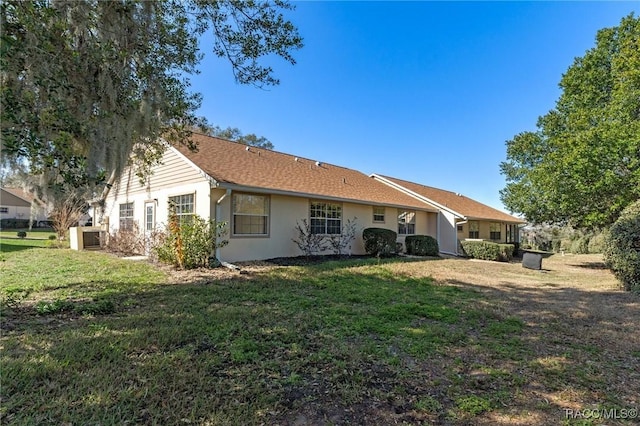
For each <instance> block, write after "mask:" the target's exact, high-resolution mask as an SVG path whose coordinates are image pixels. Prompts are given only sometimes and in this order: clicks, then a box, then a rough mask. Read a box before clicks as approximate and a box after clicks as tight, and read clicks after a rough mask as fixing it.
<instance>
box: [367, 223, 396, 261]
mask: <svg viewBox="0 0 640 426" xmlns="http://www.w3.org/2000/svg"><path fill="white" fill-rule="evenodd" d="M397 238H398V234H397V233H396V232H395V231H392V230H390V229H384V228H366V229H365V230H363V231H362V239H363V240H364V249H365V251H366V252H367V253H368V254H370V255H372V256H378V257H384V256H391V255H392V254H395V253H396V251H397V249H396V239H397Z"/></svg>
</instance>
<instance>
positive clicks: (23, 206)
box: [0, 188, 47, 227]
mask: <svg viewBox="0 0 640 426" xmlns="http://www.w3.org/2000/svg"><path fill="white" fill-rule="evenodd" d="M0 219H1V220H2V222H1V223H3V224H8V226H10V227H14V226H12V225H13V223H26V224H27V225H26V226H29V225H33V226H37V225H38V223H40V222H43V221H46V220H47V210H46V208H45V206H44V204H43V203H42V202H40V201H39V200H37V199H35V198H34V197H33V195H31V194H30V193H28V192H27V191H25V190H23V189H21V188H0ZM16 221H17V222H16ZM3 226H5V225H3ZM19 227H22V226H19Z"/></svg>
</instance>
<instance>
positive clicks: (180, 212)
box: [169, 194, 195, 223]
mask: <svg viewBox="0 0 640 426" xmlns="http://www.w3.org/2000/svg"><path fill="white" fill-rule="evenodd" d="M193 198H194V197H193V194H185V195H177V196H175V197H169V211H170V212H171V213H172V214H175V215H176V216H178V220H179V221H180V223H184V222H189V221H191V219H192V218H193V214H194V213H195V209H194V200H193Z"/></svg>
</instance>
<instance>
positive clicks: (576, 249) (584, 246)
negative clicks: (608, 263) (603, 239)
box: [569, 237, 589, 254]
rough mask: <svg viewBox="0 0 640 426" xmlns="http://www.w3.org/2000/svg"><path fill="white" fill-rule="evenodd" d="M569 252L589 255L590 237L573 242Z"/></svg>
mask: <svg viewBox="0 0 640 426" xmlns="http://www.w3.org/2000/svg"><path fill="white" fill-rule="evenodd" d="M569 251H570V252H571V253H575V254H587V253H589V237H579V238H577V239H575V240H573V242H572V243H571V248H570V249H569Z"/></svg>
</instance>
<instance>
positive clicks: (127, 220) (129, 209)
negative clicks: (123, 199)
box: [119, 203, 133, 231]
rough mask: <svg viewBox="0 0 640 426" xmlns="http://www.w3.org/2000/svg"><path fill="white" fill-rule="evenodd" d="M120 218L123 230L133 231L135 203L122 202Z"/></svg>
mask: <svg viewBox="0 0 640 426" xmlns="http://www.w3.org/2000/svg"><path fill="white" fill-rule="evenodd" d="M119 219H120V220H119V223H120V229H121V230H123V231H131V230H132V229H133V203H125V204H120V216H119Z"/></svg>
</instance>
